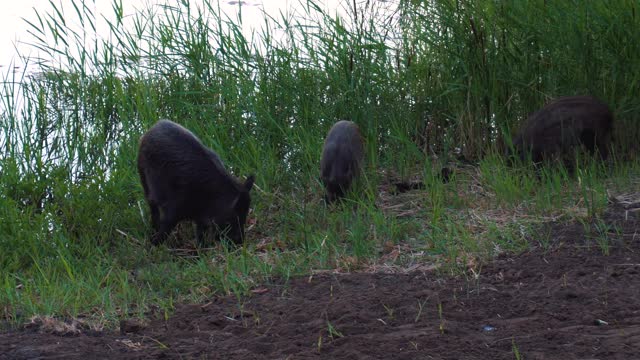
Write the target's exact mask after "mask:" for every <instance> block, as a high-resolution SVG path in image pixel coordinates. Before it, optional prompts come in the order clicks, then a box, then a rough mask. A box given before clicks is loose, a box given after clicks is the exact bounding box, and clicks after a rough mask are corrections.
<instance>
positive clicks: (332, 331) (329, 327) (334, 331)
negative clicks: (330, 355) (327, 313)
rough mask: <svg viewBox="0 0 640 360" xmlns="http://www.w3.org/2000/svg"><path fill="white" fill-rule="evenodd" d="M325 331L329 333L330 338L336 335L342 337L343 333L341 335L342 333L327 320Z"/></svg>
mask: <svg viewBox="0 0 640 360" xmlns="http://www.w3.org/2000/svg"><path fill="white" fill-rule="evenodd" d="M327 333H328V334H329V337H330V338H331V340H333V338H334V337H338V338H341V337H344V335H342V333H341V332H340V331H338V329H336V328H335V327H334V326H333V325H331V323H330V322H328V321H327Z"/></svg>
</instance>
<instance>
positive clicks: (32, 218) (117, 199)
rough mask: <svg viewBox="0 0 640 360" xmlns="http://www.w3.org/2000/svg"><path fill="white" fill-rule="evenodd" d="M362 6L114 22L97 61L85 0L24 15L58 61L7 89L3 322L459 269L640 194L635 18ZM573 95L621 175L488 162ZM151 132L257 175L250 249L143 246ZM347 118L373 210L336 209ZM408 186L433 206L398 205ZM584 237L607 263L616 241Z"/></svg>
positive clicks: (188, 233) (627, 10) (479, 7)
mask: <svg viewBox="0 0 640 360" xmlns="http://www.w3.org/2000/svg"><path fill="white" fill-rule="evenodd" d="M372 3H374V4H369V3H363V4H359V5H356V8H350V9H349V11H348V14H349V15H348V16H347V17H346V18H336V17H335V16H334V14H325V13H323V12H322V11H321V10H319V9H320V8H319V7H318V6H316V5H314V4H313V3H311V2H302V3H301V4H300V7H299V10H298V11H299V12H301V13H302V14H301V15H303V16H302V17H289V16H282V17H279V18H270V19H267V20H265V23H264V25H263V26H262V27H261V30H259V31H258V32H256V33H255V34H254V36H253V37H252V38H246V37H245V36H244V35H243V33H242V31H241V30H240V27H239V26H238V25H237V24H238V23H239V21H240V18H238V19H233V21H229V20H228V19H225V18H221V17H220V16H219V11H218V6H217V3H215V2H213V1H210V2H208V1H205V0H203V1H202V2H198V3H197V5H196V3H195V2H192V3H191V5H190V6H189V5H181V6H179V7H173V6H161V7H154V8H150V9H147V10H145V11H141V12H139V13H138V14H136V16H135V17H133V18H124V17H122V14H121V12H120V6H119V3H118V2H114V13H115V14H116V15H115V19H114V20H112V21H111V22H109V29H110V34H109V36H105V37H104V39H108V40H97V41H95V42H94V41H92V40H90V38H91V36H86V37H85V36H83V35H86V34H89V35H92V31H94V30H92V29H93V27H92V26H93V25H94V24H95V23H96V22H97V21H102V20H100V19H101V18H100V17H99V15H97V14H93V13H91V10H90V8H89V7H85V6H84V5H83V3H82V2H81V1H77V2H76V3H75V5H76V6H75V7H74V8H72V9H64V11H63V9H58V8H55V7H51V8H49V9H45V10H41V11H39V12H37V13H34V16H33V17H31V18H29V19H27V23H26V24H25V26H28V27H29V29H30V31H31V33H32V35H33V40H32V46H33V47H34V48H37V49H39V50H40V51H42V54H43V55H42V56H43V58H45V59H46V58H49V57H51V58H55V59H56V62H52V61H44V60H42V61H38V64H39V65H38V66H39V71H38V72H36V73H34V74H25V75H24V76H19V74H14V73H8V74H6V75H5V77H4V81H3V84H2V86H3V92H2V93H3V94H4V96H2V99H0V102H1V104H2V105H0V110H1V112H0V116H1V118H0V135H1V136H0V149H1V150H0V173H1V177H0V195H1V196H0V218H1V219H2V221H1V222H0V253H1V254H2V257H0V274H1V275H0V276H1V277H2V278H0V280H1V281H2V286H1V287H0V312H1V313H0V314H1V315H0V316H2V317H3V318H4V319H7V320H9V321H10V322H12V323H17V322H21V321H24V320H25V319H26V318H28V317H29V316H31V315H33V314H45V315H56V316H72V317H77V316H79V315H88V316H90V317H92V318H94V319H97V320H98V321H99V322H107V323H109V322H110V321H113V320H115V319H118V318H119V317H121V316H130V315H142V314H144V313H147V312H150V311H156V310H158V309H159V311H163V312H164V311H170V310H171V308H172V306H173V305H174V304H175V303H177V302H184V301H200V300H203V299H205V298H206V297H209V296H211V295H216V294H228V293H232V294H238V295H241V294H246V293H248V292H249V291H250V290H251V289H254V288H255V287H258V286H259V285H260V284H261V283H264V282H268V281H270V280H271V279H274V278H276V277H277V278H287V277H290V276H294V275H298V274H308V273H309V272H311V271H323V270H332V269H338V270H340V271H351V270H371V269H373V270H375V269H379V268H387V269H391V270H393V269H396V268H397V267H405V268H411V267H415V266H420V265H421V264H429V266H431V265H433V266H437V267H439V268H440V269H442V270H443V271H447V272H449V271H452V272H456V271H467V270H468V269H469V268H473V267H474V266H479V264H480V263H481V261H482V260H483V259H486V258H489V257H491V256H493V255H495V254H497V253H499V252H502V251H521V250H524V249H526V248H527V247H529V246H545V240H544V236H541V235H540V233H539V231H537V230H536V229H537V228H536V226H537V225H538V224H540V223H543V222H545V221H550V220H555V221H562V220H566V219H574V218H577V219H581V220H583V221H584V222H585V224H587V225H586V226H591V225H589V224H597V218H598V215H599V214H600V213H601V212H602V211H603V209H604V207H605V206H606V202H607V191H622V190H624V189H629V188H633V187H634V186H635V188H636V189H637V187H638V186H637V181H635V180H634V179H637V176H638V173H639V169H640V168H639V167H638V164H637V162H636V161H634V160H630V159H635V155H636V153H637V147H638V142H637V139H638V137H639V136H640V126H638V124H639V120H640V119H639V115H638V114H639V113H640V112H639V111H638V110H640V98H638V96H637V94H639V93H640V91H639V90H640V89H639V88H640V73H638V71H636V69H638V68H640V44H638V42H637V41H636V39H638V38H640V23H639V22H640V20H639V19H638V17H637V15H635V14H636V13H637V12H638V9H637V7H638V5H637V3H636V2H634V1H621V2H616V3H615V4H608V5H604V4H600V3H593V4H592V3H589V4H583V3H582V2H562V3H558V4H551V3H548V2H541V1H519V2H513V3H510V4H507V3H504V4H496V3H495V2H492V1H469V2H466V1H437V2H433V3H431V2H428V3H420V2H415V1H407V2H402V3H401V4H393V5H389V4H385V6H394V8H393V9H392V10H394V11H392V12H389V13H388V15H384V16H383V15H376V14H382V13H384V14H387V13H386V12H383V11H382V8H380V7H379V6H382V5H380V4H383V3H382V2H380V4H378V2H372ZM63 14H64V15H63ZM71 23H81V24H84V27H85V30H86V32H85V34H82V33H77V32H74V31H73V30H71V29H70V28H69V27H67V25H66V24H71ZM125 24H132V26H130V27H125ZM126 29H129V30H126ZM15 76H18V77H17V78H15ZM572 94H592V95H595V96H598V97H600V98H602V99H603V100H605V101H606V102H607V103H608V104H609V105H610V106H611V108H612V109H613V111H614V114H615V117H616V125H615V127H616V129H615V134H614V137H615V144H614V146H615V149H614V152H615V155H616V160H617V161H616V163H615V165H614V166H613V168H612V169H607V168H604V167H601V166H599V165H598V164H593V163H587V165H586V166H584V167H582V168H581V169H580V170H579V171H578V173H577V176H575V177H568V176H567V175H566V173H563V172H562V171H547V172H544V173H542V174H541V176H537V175H536V174H535V173H534V171H532V169H528V168H526V167H525V168H516V169H510V170H507V169H506V168H505V166H504V164H503V163H502V160H501V159H500V158H499V157H497V156H495V155H494V154H495V153H496V152H498V151H499V150H500V149H502V147H503V144H504V138H505V134H509V132H510V131H511V132H512V131H514V130H515V129H516V128H517V127H518V126H519V124H520V123H521V121H522V120H523V119H524V118H525V117H526V116H527V114H528V113H530V112H532V111H533V110H535V109H537V108H539V107H540V106H541V105H542V104H544V102H545V101H546V100H547V99H548V98H552V97H556V96H560V95H572ZM158 118H169V119H172V120H175V121H177V122H179V123H181V124H183V125H184V126H186V127H188V128H189V129H191V130H192V131H193V132H194V133H196V134H197V135H198V136H199V137H200V138H201V139H202V140H203V142H204V143H205V144H206V145H208V146H210V147H211V148H212V149H214V150H215V151H216V152H217V153H218V154H220V157H221V158H222V159H223V160H224V162H225V164H226V165H227V166H228V167H229V168H230V170H231V171H232V172H233V173H234V174H236V175H238V176H245V175H247V174H249V173H255V174H256V176H257V177H256V184H257V187H256V189H254V190H253V210H252V213H251V215H250V219H249V223H248V231H247V236H248V240H247V243H246V245H245V246H244V247H243V248H241V249H227V248H225V247H223V246H220V245H215V246H214V247H213V248H212V249H209V250H203V251H201V252H200V253H199V254H194V252H193V251H187V250H188V249H192V248H193V240H192V237H193V236H192V235H193V232H192V229H191V227H190V226H183V227H182V229H181V231H180V232H178V235H177V236H176V237H174V238H173V239H172V241H170V242H169V247H165V246H162V247H159V248H153V247H151V246H150V244H149V242H148V235H149V232H150V225H149V214H148V209H147V206H146V204H145V203H144V201H143V196H142V189H141V186H140V184H139V180H138V175H137V172H136V168H135V158H136V151H137V141H138V138H139V136H140V135H141V134H142V133H143V132H144V131H145V130H146V129H147V128H148V127H150V126H151V125H152V124H153V123H154V122H155V121H157V119H158ZM344 118H346V119H351V120H353V121H356V122H357V123H358V124H359V125H360V127H361V129H362V131H363V135H364V137H365V138H366V147H367V151H366V162H367V165H366V170H365V179H364V181H363V182H362V187H361V196H357V197H352V202H349V203H348V204H347V206H344V207H343V208H339V209H327V208H325V206H324V204H323V203H322V201H321V187H320V185H319V183H318V180H317V179H318V172H319V170H318V168H319V157H320V153H321V146H322V142H323V137H324V135H325V134H326V131H327V130H328V129H329V127H330V126H331V125H332V124H333V123H334V122H335V121H336V120H337V119H344ZM507 136H508V135H507ZM434 155H437V156H434ZM458 156H461V157H464V158H465V159H467V160H472V161H477V162H478V166H473V167H469V166H463V165H460V164H459V165H458V166H457V169H458V171H457V172H456V173H455V175H454V177H453V179H452V181H450V182H449V183H447V184H443V183H442V182H441V180H440V178H439V176H438V170H439V168H440V167H441V166H442V165H443V164H444V163H446V162H448V161H455V160H456V159H455V158H456V157H458ZM415 178H420V179H422V180H423V181H424V183H425V185H426V186H425V190H424V191H418V192H410V193H405V194H399V195H393V194H392V193H391V190H392V187H391V186H390V185H389V184H390V183H392V182H393V181H395V180H401V179H402V180H406V179H415ZM594 234H596V235H594V239H599V240H598V242H596V243H597V244H604V245H606V241H604V240H606V234H607V231H600V232H599V233H598V232H597V231H596V232H594ZM597 234H600V235H597ZM603 239H604V240H603ZM594 241H595V240H594ZM604 245H603V246H604ZM604 247H606V246H604ZM604 247H603V251H604ZM424 266H427V265H424Z"/></svg>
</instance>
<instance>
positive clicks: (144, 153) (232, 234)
mask: <svg viewBox="0 0 640 360" xmlns="http://www.w3.org/2000/svg"><path fill="white" fill-rule="evenodd" d="M139 145H140V146H139V151H138V172H139V174H140V181H141V183H142V187H143V189H144V196H145V199H146V200H147V203H148V204H149V207H150V208H151V222H152V225H153V228H154V230H155V233H154V234H153V236H152V237H151V242H152V243H153V244H154V245H158V244H160V243H162V242H163V241H164V240H165V239H166V237H167V235H168V234H169V233H170V232H171V230H173V228H174V227H175V226H176V225H177V223H178V222H180V221H183V220H191V221H194V222H195V223H196V225H197V238H198V243H199V244H200V245H201V246H202V245H204V237H205V232H206V231H207V229H209V227H210V226H211V225H214V226H215V229H214V230H215V231H214V233H215V235H216V238H219V237H220V235H221V234H222V233H226V234H227V236H228V237H229V238H230V239H231V240H233V242H235V243H236V244H240V243H241V242H242V241H243V240H244V224H245V221H246V219H247V213H248V212H249V206H250V204H251V196H250V194H249V192H250V191H251V188H252V186H253V182H254V179H255V177H254V176H253V175H251V176H249V177H247V179H246V181H245V182H244V183H242V182H241V181H239V180H237V179H236V178H234V177H233V176H231V175H230V174H229V173H228V172H227V171H226V170H225V168H224V165H223V163H222V161H221V160H220V157H218V155H217V154H216V153H215V152H213V151H212V150H210V149H208V148H207V147H206V146H204V145H203V144H202V143H201V142H200V140H199V139H198V138H197V137H196V136H195V135H194V134H193V133H191V132H190V131H189V130H187V129H185V128H184V127H182V126H180V125H178V124H176V123H174V122H172V121H169V120H160V121H158V122H157V123H156V124H155V125H154V126H153V127H151V128H150V129H149V130H148V131H147V132H146V133H145V134H144V135H143V136H142V137H141V138H140V144H139Z"/></svg>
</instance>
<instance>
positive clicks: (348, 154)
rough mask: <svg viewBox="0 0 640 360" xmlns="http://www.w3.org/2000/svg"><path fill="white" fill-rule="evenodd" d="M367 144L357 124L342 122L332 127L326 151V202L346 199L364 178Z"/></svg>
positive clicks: (323, 175)
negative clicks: (353, 185)
mask: <svg viewBox="0 0 640 360" xmlns="http://www.w3.org/2000/svg"><path fill="white" fill-rule="evenodd" d="M363 157H364V144H363V140H362V136H361V135H360V130H359V128H358V125H356V123H354V122H351V121H346V120H341V121H338V122H337V123H335V124H334V125H333V127H331V130H329V133H328V134H327V138H326V139H325V142H324V147H323V149H322V160H321V161H320V173H321V180H322V183H323V184H324V186H325V190H326V194H325V201H327V203H331V202H333V201H335V200H337V199H339V198H342V197H343V196H344V194H345V193H346V191H347V190H349V187H350V186H351V183H352V182H353V180H354V179H355V178H356V177H357V176H358V175H360V168H361V166H362V161H363Z"/></svg>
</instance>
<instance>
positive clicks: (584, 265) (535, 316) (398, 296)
mask: <svg viewBox="0 0 640 360" xmlns="http://www.w3.org/2000/svg"><path fill="white" fill-rule="evenodd" d="M637 214H638V213H632V212H627V211H625V209H623V208H621V207H612V208H610V209H609V210H608V211H607V213H606V215H605V217H604V219H605V221H606V223H607V224H608V225H610V226H611V227H610V229H609V232H608V233H607V235H608V236H609V237H610V239H609V245H610V253H609V255H603V251H602V248H601V247H600V246H598V245H597V242H596V240H595V239H596V238H597V236H596V235H594V234H589V233H585V231H584V226H583V225H582V224H579V223H570V224H559V223H556V224H551V225H549V226H550V227H551V234H552V237H553V243H552V246H551V248H550V249H547V251H544V250H543V249H534V250H532V251H530V252H527V253H524V254H521V255H519V256H504V255H503V256H501V257H499V258H497V259H495V261H493V262H492V263H490V264H486V265H485V266H483V267H482V268H481V269H479V270H478V271H479V273H478V274H477V276H475V277H474V276H473V273H469V275H467V276H466V277H464V276H459V277H447V276H443V275H442V274H438V273H436V272H426V273H424V272H414V273H409V274H382V273H377V274H371V273H354V274H321V275H314V276H312V277H302V278H297V279H293V280H291V281H289V282H288V283H286V284H280V285H271V286H269V287H266V288H264V289H263V291H258V293H256V294H254V295H253V296H252V297H250V298H246V299H243V300H242V302H241V306H240V303H239V302H238V300H237V299H235V298H216V299H212V300H211V302H209V303H207V304H198V305H183V306H179V307H178V308H177V309H176V312H175V314H174V315H173V316H172V317H171V318H170V319H169V320H168V321H164V320H162V319H158V320H153V321H151V322H150V323H149V324H148V326H147V327H146V328H144V329H136V328H135V326H127V327H126V328H127V329H128V330H130V331H133V333H127V334H125V335H122V334H120V333H109V332H91V331H85V332H82V333H81V334H79V335H74V336H60V335H54V334H51V333H47V332H46V331H43V329H42V328H41V327H38V326H33V325H32V326H30V327H28V328H25V329H23V330H21V331H17V332H15V331H14V332H8V333H7V332H5V333H0V359H38V358H46V359H78V358H83V359H90V358H110V359H155V358H161V359H162V358H167V359H264V358H268V359H315V358H327V359H329V358H330V359H369V358H371V359H518V358H520V359H563V360H568V359H633V358H640V233H637V232H638V231H639V229H640V227H639V226H638V224H639V220H638V219H639V216H638V215H637ZM532 241H535V239H532ZM128 325H131V324H128Z"/></svg>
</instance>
